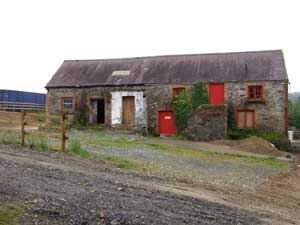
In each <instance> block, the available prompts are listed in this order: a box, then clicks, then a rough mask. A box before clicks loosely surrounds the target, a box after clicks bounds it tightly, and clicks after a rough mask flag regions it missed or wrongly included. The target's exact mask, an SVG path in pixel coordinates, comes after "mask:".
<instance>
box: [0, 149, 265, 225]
mask: <svg viewBox="0 0 300 225" xmlns="http://www.w3.org/2000/svg"><path fill="white" fill-rule="evenodd" d="M0 173H1V178H0V204H6V203H15V204H19V205H24V206H25V207H26V211H27V213H28V214H29V215H28V218H29V220H31V222H32V223H35V224H265V223H264V222H262V221H261V220H260V219H258V218H257V217H258V215H256V214H254V213H249V212H246V211H244V210H240V209H238V208H235V207H229V206H225V205H222V204H218V203H212V202H208V201H206V200H201V199H197V198H193V197H189V196H184V195H178V194H175V193H171V192H167V191H161V190H163V189H164V188H163V187H167V185H168V181H164V180H161V179H159V178H155V177H144V176H141V175H137V174H133V173H129V172H123V171H120V170H117V169H112V168H108V167H107V166H106V165H105V163H103V162H99V161H97V162H96V161H91V160H86V159H82V158H78V157H75V156H71V155H68V154H66V155H62V154H60V153H55V152H41V151H39V150H34V149H29V148H22V147H20V146H4V145H0ZM157 186H161V187H162V188H160V189H161V190H157V188H155V187H157ZM28 223H29V222H27V224H28ZM25 224H26V223H25Z"/></svg>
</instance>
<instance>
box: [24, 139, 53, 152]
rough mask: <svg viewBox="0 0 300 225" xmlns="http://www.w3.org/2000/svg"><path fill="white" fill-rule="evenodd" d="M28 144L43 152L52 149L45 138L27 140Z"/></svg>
mask: <svg viewBox="0 0 300 225" xmlns="http://www.w3.org/2000/svg"><path fill="white" fill-rule="evenodd" d="M26 143H27V144H29V145H32V146H34V147H37V148H39V149H42V150H50V149H51V147H50V145H49V144H48V142H47V140H46V139H45V138H43V137H39V138H27V139H26Z"/></svg>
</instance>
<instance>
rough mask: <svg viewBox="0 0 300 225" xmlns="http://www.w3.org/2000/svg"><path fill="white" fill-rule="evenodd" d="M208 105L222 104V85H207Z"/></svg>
mask: <svg viewBox="0 0 300 225" xmlns="http://www.w3.org/2000/svg"><path fill="white" fill-rule="evenodd" d="M209 104H212V105H221V104H224V84H209Z"/></svg>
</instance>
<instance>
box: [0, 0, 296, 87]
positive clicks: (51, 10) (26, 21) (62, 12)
mask: <svg viewBox="0 0 300 225" xmlns="http://www.w3.org/2000/svg"><path fill="white" fill-rule="evenodd" d="M299 2H300V1H299V0H281V1H276V0H226V1H224V0H219V1H216V0H206V1H201V0H195V1H193V0H185V1H184V0H182V1H176V0H170V1H168V0H157V1H156V0H148V1H144V0H136V1H134V0H132V1H131V0H126V1H124V0H120V1H114V0H107V1H100V0H98V1H96V0H95V1H91V0H84V1H83V0H82V1H79V0H78V1H76V0H48V1H46V0H26V1H24V0H0V29H1V33H0V65H1V68H0V77H1V81H0V89H14V90H24V91H37V92H46V90H45V89H44V86H45V85H46V83H47V82H48V81H49V80H50V78H51V76H52V75H53V74H54V73H55V71H56V70H57V69H58V67H59V66H60V65H61V63H62V62H63V60H64V59H101V58H119V57H136V56H149V55H166V54H191V53H214V52H234V51H252V50H272V49H282V50H283V51H284V54H285V60H286V66H287V70H288V74H289V78H290V82H291V85H290V91H300V55H299V53H300V35H299V33H300V32H299V30H300V26H299V21H300V13H299V11H300V7H299V4H298V3H299Z"/></svg>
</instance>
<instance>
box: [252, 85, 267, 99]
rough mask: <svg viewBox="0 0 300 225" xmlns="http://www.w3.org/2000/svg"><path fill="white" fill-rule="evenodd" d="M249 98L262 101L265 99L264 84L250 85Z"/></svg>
mask: <svg viewBox="0 0 300 225" xmlns="http://www.w3.org/2000/svg"><path fill="white" fill-rule="evenodd" d="M248 100H250V101H262V100H263V86H261V85H255V86H248Z"/></svg>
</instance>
